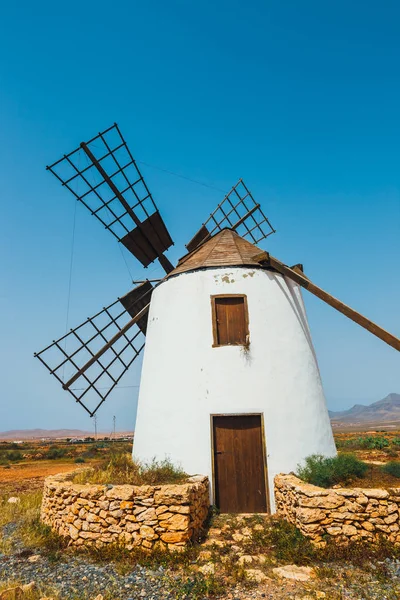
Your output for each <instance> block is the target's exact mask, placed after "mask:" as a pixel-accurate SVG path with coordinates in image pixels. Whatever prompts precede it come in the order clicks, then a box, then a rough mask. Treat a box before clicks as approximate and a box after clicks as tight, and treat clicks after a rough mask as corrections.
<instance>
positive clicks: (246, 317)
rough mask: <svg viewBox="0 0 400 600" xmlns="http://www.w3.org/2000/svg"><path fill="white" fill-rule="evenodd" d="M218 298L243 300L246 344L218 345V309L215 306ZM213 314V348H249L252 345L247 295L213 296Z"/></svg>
mask: <svg viewBox="0 0 400 600" xmlns="http://www.w3.org/2000/svg"><path fill="white" fill-rule="evenodd" d="M217 298H243V307H244V322H245V338H246V341H245V342H244V343H237V344H219V343H218V326H217V309H216V306H215V300H216V299H217ZM210 299H211V314H212V331H213V344H212V347H213V348H229V347H230V346H241V347H243V346H247V345H248V344H250V332H249V309H248V304H247V295H246V294H212V295H211V297H210Z"/></svg>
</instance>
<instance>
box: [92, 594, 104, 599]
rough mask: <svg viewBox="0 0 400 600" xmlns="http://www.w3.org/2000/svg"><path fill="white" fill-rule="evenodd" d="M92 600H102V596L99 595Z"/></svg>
mask: <svg viewBox="0 0 400 600" xmlns="http://www.w3.org/2000/svg"><path fill="white" fill-rule="evenodd" d="M93 600H104V596H103V595H102V594H99V595H98V596H96V598H93Z"/></svg>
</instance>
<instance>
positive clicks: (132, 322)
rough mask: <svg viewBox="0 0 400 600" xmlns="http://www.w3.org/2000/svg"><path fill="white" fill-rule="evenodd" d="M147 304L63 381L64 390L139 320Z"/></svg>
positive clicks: (147, 308) (144, 312) (145, 310)
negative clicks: (69, 377)
mask: <svg viewBox="0 0 400 600" xmlns="http://www.w3.org/2000/svg"><path fill="white" fill-rule="evenodd" d="M149 306H150V302H149V303H148V304H147V305H146V306H145V307H144V308H142V310H141V311H139V312H138V314H137V315H136V316H135V317H133V319H131V320H130V321H128V323H127V324H126V325H124V327H123V328H122V329H121V330H120V331H118V332H117V333H116V334H115V335H114V336H113V337H112V338H111V339H110V341H109V342H108V343H107V344H105V345H104V346H103V347H102V348H101V349H100V350H99V351H98V352H97V353H96V354H95V355H94V356H92V358H91V359H90V360H88V362H87V363H86V364H85V365H83V367H82V368H81V369H79V370H78V371H77V372H76V373H75V375H73V376H72V377H71V379H69V381H67V382H66V383H64V385H63V389H64V390H66V389H67V388H69V387H70V386H71V385H72V384H73V383H74V382H75V381H76V380H77V379H78V378H79V377H80V376H81V375H82V374H83V373H84V372H85V371H87V369H88V368H89V367H91V366H92V365H93V364H94V363H95V362H96V361H97V360H98V359H99V358H100V357H101V356H103V354H104V353H105V352H106V351H107V350H108V349H109V348H110V347H111V346H112V345H113V344H114V343H115V342H116V341H117V340H119V338H120V337H122V336H123V335H124V334H125V333H126V332H127V331H128V329H130V328H131V327H132V326H133V325H134V324H135V323H136V322H137V321H139V319H140V318H141V317H143V315H145V314H146V312H147V311H148V310H149Z"/></svg>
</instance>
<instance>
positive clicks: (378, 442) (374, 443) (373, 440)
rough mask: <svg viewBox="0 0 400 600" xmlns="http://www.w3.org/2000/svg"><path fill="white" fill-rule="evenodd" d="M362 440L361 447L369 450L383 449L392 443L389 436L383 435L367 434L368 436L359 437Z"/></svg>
mask: <svg viewBox="0 0 400 600" xmlns="http://www.w3.org/2000/svg"><path fill="white" fill-rule="evenodd" d="M358 439H359V440H360V446H361V448H366V449H367V450H383V448H387V447H388V446H389V444H390V442H389V440H388V438H385V437H382V436H374V435H367V436H366V437H361V438H358Z"/></svg>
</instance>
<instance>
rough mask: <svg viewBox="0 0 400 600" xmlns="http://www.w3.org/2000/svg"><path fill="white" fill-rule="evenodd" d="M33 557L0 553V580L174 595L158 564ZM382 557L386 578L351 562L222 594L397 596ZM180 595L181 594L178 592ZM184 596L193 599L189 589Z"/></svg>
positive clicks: (79, 593) (245, 598)
mask: <svg viewBox="0 0 400 600" xmlns="http://www.w3.org/2000/svg"><path fill="white" fill-rule="evenodd" d="M31 560H32V555H31V553H30V552H28V551H27V552H25V551H22V552H19V553H17V554H14V555H11V556H10V555H7V556H6V555H1V554H0V581H7V580H18V581H19V582H21V583H29V582H31V581H35V582H36V584H37V585H38V587H39V589H43V590H47V591H48V590H49V589H50V590H51V589H54V590H56V591H57V592H58V595H59V596H60V597H61V598H62V599H74V598H77V597H79V598H95V597H96V596H97V595H98V594H102V595H103V596H104V598H107V599H108V598H115V599H117V598H118V599H120V600H129V599H132V600H139V599H140V600H143V599H146V600H167V599H170V600H172V599H174V598H176V597H177V596H176V594H175V592H174V589H173V587H174V586H172V589H171V585H170V582H171V577H172V576H173V575H171V572H169V573H168V571H167V570H166V569H164V568H163V567H161V566H160V567H159V568H158V569H157V570H152V569H149V568H146V567H141V566H135V567H133V568H132V569H131V570H130V571H129V572H127V573H126V574H120V573H118V572H117V570H116V569H115V567H114V566H113V565H112V564H107V565H99V564H95V563H91V562H89V561H88V560H87V559H83V558H76V557H70V556H66V557H65V559H63V560H60V561H57V562H52V561H50V560H49V559H47V558H46V557H44V556H39V555H35V556H34V557H33V560H35V562H31ZM386 563H387V566H388V569H389V572H390V577H389V578H388V580H387V581H386V582H382V581H381V582H378V581H374V578H373V576H369V575H368V576H366V575H362V574H360V573H358V572H357V571H356V570H354V569H353V568H352V567H350V566H349V567H347V568H345V569H340V570H339V569H338V570H337V577H334V578H333V579H332V580H330V581H322V580H318V581H315V580H314V581H312V582H310V583H308V584H302V583H300V582H292V581H288V580H282V581H276V580H270V581H269V582H267V583H265V584H262V585H260V586H258V587H256V588H253V589H243V588H241V586H237V587H236V588H235V589H233V590H232V589H231V590H229V591H228V590H227V592H226V596H225V598H226V599H230V600H250V599H255V598H257V599H258V598H266V599H270V600H271V599H276V600H303V599H304V600H314V599H316V598H322V597H323V598H325V600H331V599H332V598H334V599H335V600H336V599H337V598H340V599H343V600H350V599H351V600H396V599H398V598H400V562H398V561H389V560H387V561H386ZM175 576H177V575H176V574H175ZM167 579H168V582H167ZM177 587H178V586H177ZM179 587H180V586H179ZM322 590H325V592H324V593H325V596H318V595H317V594H318V593H321V591H322ZM178 597H179V598H183V597H185V596H183V595H181V592H180V595H179V596H178ZM186 598H187V600H190V599H191V595H190V592H189V593H188V595H187V596H186ZM204 600H206V598H205V599H204Z"/></svg>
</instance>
